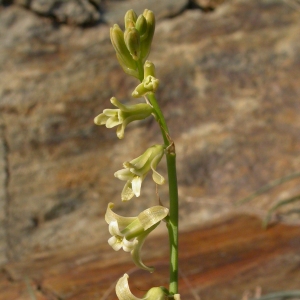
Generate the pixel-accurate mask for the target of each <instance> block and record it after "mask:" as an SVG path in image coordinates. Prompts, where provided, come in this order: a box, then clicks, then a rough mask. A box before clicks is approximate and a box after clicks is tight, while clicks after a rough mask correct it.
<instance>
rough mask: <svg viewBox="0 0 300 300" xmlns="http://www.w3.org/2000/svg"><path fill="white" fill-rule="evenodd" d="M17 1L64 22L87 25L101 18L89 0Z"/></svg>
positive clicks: (16, 1) (16, 0)
mask: <svg viewBox="0 0 300 300" xmlns="http://www.w3.org/2000/svg"><path fill="white" fill-rule="evenodd" d="M15 3H16V4H19V5H23V6H25V7H27V8H29V9H30V10H32V11H34V12H36V13H38V14H41V15H44V16H48V17H54V18H55V19H56V20H57V21H58V22H62V23H68V24H76V25H85V24H94V23H97V22H98V21H99V20H100V12H99V9H97V6H95V5H92V4H91V2H89V1H88V0H32V1H26V0H15Z"/></svg>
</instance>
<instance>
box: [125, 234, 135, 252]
mask: <svg viewBox="0 0 300 300" xmlns="http://www.w3.org/2000/svg"><path fill="white" fill-rule="evenodd" d="M137 242H138V241H137V240H133V241H128V240H126V238H125V237H124V238H123V250H124V251H125V252H131V251H132V250H133V249H134V247H135V246H136V244H137Z"/></svg>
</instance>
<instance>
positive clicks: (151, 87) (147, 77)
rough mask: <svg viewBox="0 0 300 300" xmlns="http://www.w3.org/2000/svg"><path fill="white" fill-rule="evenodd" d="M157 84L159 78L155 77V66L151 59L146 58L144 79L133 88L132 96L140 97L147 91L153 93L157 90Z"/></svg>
mask: <svg viewBox="0 0 300 300" xmlns="http://www.w3.org/2000/svg"><path fill="white" fill-rule="evenodd" d="M158 85H159V80H158V79H157V78H156V77H155V66H154V64H153V63H152V62H151V61H149V60H147V61H146V62H145V64H144V79H143V81H142V82H141V83H140V84H139V85H138V86H137V87H136V88H135V89H134V91H133V92H132V96H133V97H135V98H140V97H142V96H145V95H146V94H148V93H154V92H155V91H156V90H157V88H158Z"/></svg>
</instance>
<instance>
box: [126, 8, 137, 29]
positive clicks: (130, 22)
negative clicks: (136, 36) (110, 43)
mask: <svg viewBox="0 0 300 300" xmlns="http://www.w3.org/2000/svg"><path fill="white" fill-rule="evenodd" d="M136 19H137V15H136V13H135V11H134V10H133V9H130V10H128V11H127V12H126V14H125V17H124V21H125V29H127V28H130V27H134V26H135V22H136Z"/></svg>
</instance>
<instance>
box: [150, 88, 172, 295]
mask: <svg viewBox="0 0 300 300" xmlns="http://www.w3.org/2000/svg"><path fill="white" fill-rule="evenodd" d="M148 100H149V102H150V103H151V105H152V107H153V108H154V111H155V116H156V120H157V122H158V123H159V125H160V129H161V133H162V136H163V139H164V142H165V144H166V146H167V148H166V158H167V167H168V179H169V197H170V210H169V218H168V220H167V228H168V232H169V242H170V286H169V292H170V293H171V294H177V293H178V186H177V174H176V153H175V145H174V143H173V141H172V140H171V139H170V137H169V129H168V126H167V124H166V120H165V118H164V115H163V113H162V111H161V109H160V107H159V105H158V103H157V100H156V97H155V95H154V94H153V93H150V94H148Z"/></svg>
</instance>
